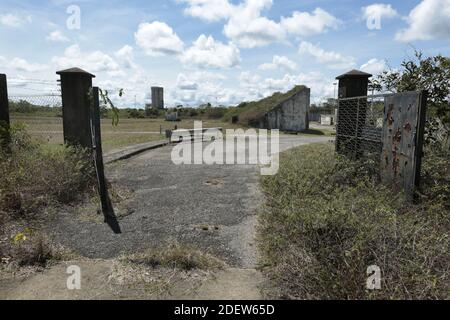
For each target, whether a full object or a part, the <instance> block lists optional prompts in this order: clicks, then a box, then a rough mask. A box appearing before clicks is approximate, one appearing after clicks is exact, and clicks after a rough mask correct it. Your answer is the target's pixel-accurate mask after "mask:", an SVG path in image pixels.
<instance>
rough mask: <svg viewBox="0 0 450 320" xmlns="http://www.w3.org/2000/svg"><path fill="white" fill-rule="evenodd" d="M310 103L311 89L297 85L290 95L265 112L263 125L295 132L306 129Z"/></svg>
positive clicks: (268, 127) (267, 127) (307, 127)
mask: <svg viewBox="0 0 450 320" xmlns="http://www.w3.org/2000/svg"><path fill="white" fill-rule="evenodd" d="M310 103H311V89H309V88H307V87H306V86H297V87H296V90H294V92H293V93H292V95H290V96H288V97H287V98H286V99H284V100H283V101H281V102H280V103H279V104H278V105H276V106H274V107H273V108H272V109H271V110H270V111H269V112H267V113H266V115H265V121H264V122H265V123H264V126H263V127H265V128H266V129H279V130H282V131H296V132H299V131H305V130H308V129H309V110H310Z"/></svg>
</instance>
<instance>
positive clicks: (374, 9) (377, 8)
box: [361, 3, 398, 19]
mask: <svg viewBox="0 0 450 320" xmlns="http://www.w3.org/2000/svg"><path fill="white" fill-rule="evenodd" d="M361 10H362V12H363V18H364V19H373V18H374V17H377V18H380V19H383V18H384V19H391V18H395V17H397V16H398V13H397V11H396V10H395V9H394V8H392V5H390V4H383V3H374V4H372V5H370V6H367V7H363V8H362V9H361Z"/></svg>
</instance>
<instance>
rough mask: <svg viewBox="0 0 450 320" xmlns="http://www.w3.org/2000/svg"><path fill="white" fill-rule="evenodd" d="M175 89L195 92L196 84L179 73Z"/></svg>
mask: <svg viewBox="0 0 450 320" xmlns="http://www.w3.org/2000/svg"><path fill="white" fill-rule="evenodd" d="M177 88H178V89H180V90H186V91H196V90H197V89H198V83H196V82H195V81H193V80H191V79H189V78H188V77H187V76H186V75H185V74H183V73H180V74H179V75H178V77H177Z"/></svg>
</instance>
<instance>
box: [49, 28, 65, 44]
mask: <svg viewBox="0 0 450 320" xmlns="http://www.w3.org/2000/svg"><path fill="white" fill-rule="evenodd" d="M47 40H48V41H51V42H68V41H69V38H67V37H66V36H65V35H64V34H63V33H62V32H61V31H59V30H56V31H53V32H51V33H50V34H49V35H48V36H47Z"/></svg>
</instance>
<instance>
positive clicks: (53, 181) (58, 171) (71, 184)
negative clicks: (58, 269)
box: [0, 126, 95, 267]
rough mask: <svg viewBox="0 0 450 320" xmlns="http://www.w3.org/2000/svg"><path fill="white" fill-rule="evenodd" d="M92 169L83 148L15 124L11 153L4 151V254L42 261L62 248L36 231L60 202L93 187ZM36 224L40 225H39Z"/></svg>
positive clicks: (0, 249)
mask: <svg viewBox="0 0 450 320" xmlns="http://www.w3.org/2000/svg"><path fill="white" fill-rule="evenodd" d="M94 177H95V176H94V170H93V166H92V162H91V159H90V157H89V156H88V155H87V153H86V152H85V151H84V150H79V149H75V148H58V149H55V150H52V149H49V148H46V147H45V146H43V145H41V144H38V143H35V142H33V141H32V139H31V137H30V136H29V135H28V134H27V132H26V131H25V130H23V128H21V127H17V126H13V129H12V144H11V152H10V153H0V220H1V221H0V222H1V224H0V258H1V259H2V260H3V263H4V264H7V265H11V264H12V265H16V266H18V267H22V266H29V265H36V266H43V265H45V264H46V263H47V261H49V260H52V259H58V254H59V253H58V250H57V249H55V247H54V246H53V245H52V244H51V242H50V241H49V240H48V239H47V238H46V237H45V235H42V234H41V233H39V232H38V231H35V230H34V229H38V227H39V224H40V222H41V221H44V220H45V219H47V218H48V217H49V215H50V214H51V213H52V212H53V211H55V210H56V208H58V207H59V206H62V205H68V204H70V203H72V202H74V201H77V200H79V199H81V198H82V197H84V196H85V195H87V194H90V193H94V192H95V187H94V186H95V182H94V181H95V179H94ZM35 227H36V228H35Z"/></svg>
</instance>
